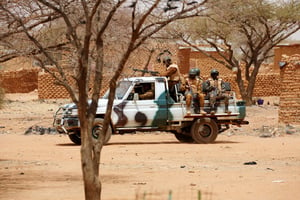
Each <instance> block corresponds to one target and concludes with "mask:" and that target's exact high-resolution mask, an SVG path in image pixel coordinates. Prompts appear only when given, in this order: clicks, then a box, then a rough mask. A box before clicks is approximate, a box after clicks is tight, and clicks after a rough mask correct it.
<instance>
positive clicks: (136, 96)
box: [133, 93, 139, 101]
mask: <svg viewBox="0 0 300 200" xmlns="http://www.w3.org/2000/svg"><path fill="white" fill-rule="evenodd" d="M137 100H139V94H138V93H134V95H133V101H137Z"/></svg>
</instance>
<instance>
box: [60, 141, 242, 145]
mask: <svg viewBox="0 0 300 200" xmlns="http://www.w3.org/2000/svg"><path fill="white" fill-rule="evenodd" d="M235 143H240V142H234V141H226V140H220V141H215V142H214V143H210V144H197V143H181V142H177V141H164V142H138V141H137V142H109V143H108V144H106V145H105V146H114V145H149V144H157V145H159V144H184V145H214V144H215V145H217V144H235ZM56 146H70V147H72V146H80V145H77V144H73V143H61V144H56Z"/></svg>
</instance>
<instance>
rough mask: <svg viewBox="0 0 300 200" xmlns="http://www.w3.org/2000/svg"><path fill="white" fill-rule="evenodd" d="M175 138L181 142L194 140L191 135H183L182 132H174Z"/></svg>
mask: <svg viewBox="0 0 300 200" xmlns="http://www.w3.org/2000/svg"><path fill="white" fill-rule="evenodd" d="M174 135H175V137H176V139H177V140H178V141H179V142H182V143H193V142H194V140H193V138H192V137H191V136H189V135H184V134H182V133H177V132H176V133H174Z"/></svg>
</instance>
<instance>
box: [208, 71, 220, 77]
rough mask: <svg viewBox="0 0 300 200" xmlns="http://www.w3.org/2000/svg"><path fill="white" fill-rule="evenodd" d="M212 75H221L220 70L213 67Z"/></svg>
mask: <svg viewBox="0 0 300 200" xmlns="http://www.w3.org/2000/svg"><path fill="white" fill-rule="evenodd" d="M210 75H211V76H219V72H218V70H216V69H212V70H211V71H210Z"/></svg>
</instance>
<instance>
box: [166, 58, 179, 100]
mask: <svg viewBox="0 0 300 200" xmlns="http://www.w3.org/2000/svg"><path fill="white" fill-rule="evenodd" d="M163 64H164V65H165V66H166V67H167V71H166V72H165V73H162V74H161V76H166V77H167V78H168V86H169V90H170V95H171V97H172V98H173V99H174V100H176V94H175V85H180V84H184V83H182V82H181V74H180V71H179V68H178V65H176V64H173V63H172V60H171V58H170V57H169V56H166V57H164V58H163Z"/></svg>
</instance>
